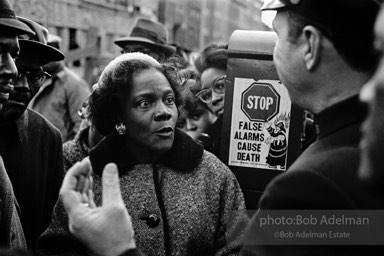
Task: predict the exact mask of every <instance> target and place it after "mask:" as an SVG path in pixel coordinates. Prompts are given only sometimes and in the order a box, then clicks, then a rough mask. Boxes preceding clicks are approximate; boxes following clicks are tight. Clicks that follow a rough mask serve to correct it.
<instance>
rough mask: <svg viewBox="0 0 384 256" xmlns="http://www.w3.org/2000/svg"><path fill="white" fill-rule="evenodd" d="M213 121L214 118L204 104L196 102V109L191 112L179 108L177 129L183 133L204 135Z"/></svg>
mask: <svg viewBox="0 0 384 256" xmlns="http://www.w3.org/2000/svg"><path fill="white" fill-rule="evenodd" d="M215 120H216V116H215V115H214V114H213V113H212V112H211V111H209V110H208V109H207V107H206V106H205V105H204V103H202V102H198V103H197V106H196V108H195V109H193V110H191V111H188V110H186V109H184V108H180V115H179V120H178V122H177V127H178V128H179V129H180V130H182V131H184V132H188V131H196V132H200V133H206V132H207V130H208V128H209V127H210V126H211V125H212V124H213V122H214V121H215Z"/></svg>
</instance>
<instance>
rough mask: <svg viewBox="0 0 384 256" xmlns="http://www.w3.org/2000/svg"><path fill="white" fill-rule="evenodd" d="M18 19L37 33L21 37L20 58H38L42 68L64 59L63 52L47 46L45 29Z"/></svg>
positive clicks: (29, 21)
mask: <svg viewBox="0 0 384 256" xmlns="http://www.w3.org/2000/svg"><path fill="white" fill-rule="evenodd" d="M17 19H18V20H19V21H21V22H22V23H23V24H25V25H26V26H28V27H29V28H30V29H31V30H32V31H33V32H34V33H35V34H34V35H21V36H19V44H20V58H35V59H36V58H37V59H38V60H39V63H41V66H43V65H45V64H47V63H49V62H54V61H61V60H63V59H64V54H63V53H62V52H61V51H59V50H58V49H56V48H54V47H52V46H49V45H47V38H48V30H47V29H46V28H45V27H43V26H41V25H40V24H38V23H36V22H34V21H32V20H30V19H27V18H24V17H17Z"/></svg>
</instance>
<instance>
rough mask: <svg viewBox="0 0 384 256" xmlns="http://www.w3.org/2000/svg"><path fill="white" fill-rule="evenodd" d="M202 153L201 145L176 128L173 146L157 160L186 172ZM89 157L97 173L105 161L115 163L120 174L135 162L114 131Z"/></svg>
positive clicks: (101, 169)
mask: <svg viewBox="0 0 384 256" xmlns="http://www.w3.org/2000/svg"><path fill="white" fill-rule="evenodd" d="M202 155H203V147H202V146H201V145H200V144H198V143H197V142H195V141H194V140H193V139H192V138H191V137H189V136H188V135H187V134H185V133H184V132H182V131H180V130H179V129H176V132H175V139H174V142H173V146H172V148H171V149H170V150H169V151H168V152H167V153H165V155H164V156H163V157H162V158H161V159H160V160H159V163H161V164H164V165H166V166H169V167H171V168H174V169H176V170H180V171H184V172H188V171H191V170H192V169H193V168H195V167H196V166H197V165H198V164H199V163H200V161H201V157H202ZM89 158H90V160H91V163H92V168H93V171H94V173H95V174H98V175H101V174H102V172H103V169H104V166H105V165H106V164H107V163H111V162H112V163H115V164H116V165H117V167H118V169H119V173H120V176H121V175H123V174H124V172H126V171H129V170H130V169H131V168H132V167H133V166H134V165H135V164H136V162H135V160H134V159H133V158H132V156H131V155H130V154H129V152H128V150H127V149H126V147H125V145H124V142H123V140H122V139H120V136H119V135H117V134H116V133H113V134H111V135H108V136H106V137H105V138H104V139H103V140H102V141H101V142H100V143H99V144H98V145H97V146H96V147H94V148H93V149H92V150H91V152H90V154H89Z"/></svg>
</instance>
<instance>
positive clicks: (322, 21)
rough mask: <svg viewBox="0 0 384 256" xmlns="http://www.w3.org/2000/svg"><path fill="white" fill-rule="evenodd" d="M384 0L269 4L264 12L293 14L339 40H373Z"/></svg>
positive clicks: (297, 0) (277, 1)
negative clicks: (339, 37)
mask: <svg viewBox="0 0 384 256" xmlns="http://www.w3.org/2000/svg"><path fill="white" fill-rule="evenodd" d="M381 3H382V0H269V1H265V2H264V5H263V6H262V8H261V10H262V11H265V10H276V11H279V10H284V9H285V10H290V11H293V12H294V13H297V14H299V15H301V16H302V17H304V18H305V19H307V20H309V21H311V23H312V24H311V25H313V26H317V27H318V28H319V29H321V28H323V30H326V31H327V32H330V33H331V34H333V35H336V36H347V37H350V38H352V39H354V40H361V39H362V40H367V38H364V37H366V36H368V37H372V31H373V26H374V23H375V19H376V16H377V14H378V12H379V10H380V6H381Z"/></svg>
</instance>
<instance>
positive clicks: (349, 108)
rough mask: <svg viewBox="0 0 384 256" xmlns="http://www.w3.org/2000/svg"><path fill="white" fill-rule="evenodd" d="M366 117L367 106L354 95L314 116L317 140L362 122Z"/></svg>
mask: <svg viewBox="0 0 384 256" xmlns="http://www.w3.org/2000/svg"><path fill="white" fill-rule="evenodd" d="M366 115H367V106H366V105H365V104H364V103H362V102H361V101H360V100H359V96H358V95H355V96H352V97H350V98H348V99H345V100H343V101H341V102H339V103H336V104H335V105H333V106H331V107H329V108H327V109H325V110H323V111H322V112H320V113H319V114H317V115H316V116H315V123H316V125H317V126H318V128H317V130H318V131H317V133H318V138H319V139H321V138H323V137H326V136H328V135H329V134H331V133H334V132H335V131H337V130H339V129H341V128H343V127H346V126H348V125H351V124H353V123H359V122H362V121H363V120H364V119H365V117H366Z"/></svg>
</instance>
